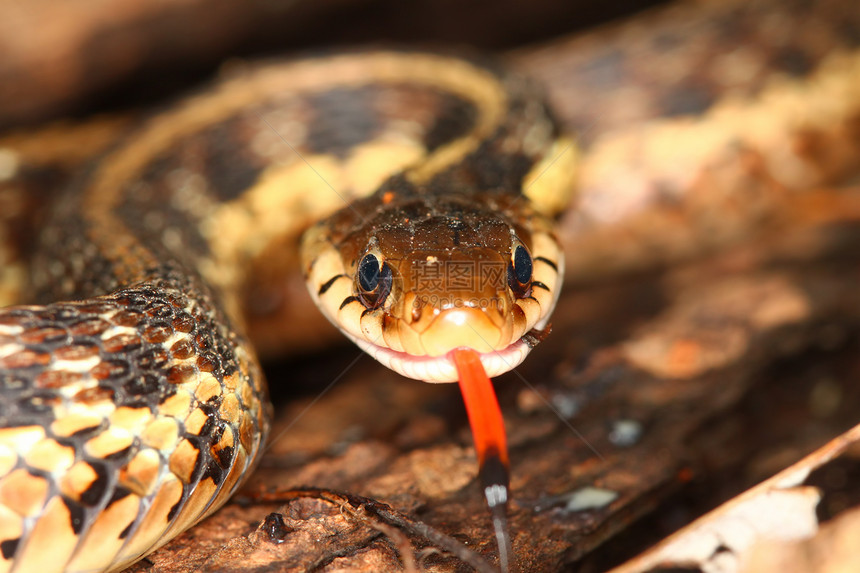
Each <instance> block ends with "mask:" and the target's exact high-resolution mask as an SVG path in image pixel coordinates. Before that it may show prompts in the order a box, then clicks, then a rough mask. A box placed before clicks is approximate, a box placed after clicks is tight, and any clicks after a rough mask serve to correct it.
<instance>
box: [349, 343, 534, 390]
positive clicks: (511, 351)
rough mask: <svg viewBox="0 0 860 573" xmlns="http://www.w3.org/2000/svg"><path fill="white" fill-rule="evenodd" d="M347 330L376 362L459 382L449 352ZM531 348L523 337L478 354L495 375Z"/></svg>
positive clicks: (416, 374) (430, 379)
mask: <svg viewBox="0 0 860 573" xmlns="http://www.w3.org/2000/svg"><path fill="white" fill-rule="evenodd" d="M346 334H347V336H349V338H350V339H351V340H352V341H353V342H355V343H356V344H357V345H358V346H359V348H361V349H362V350H364V351H365V352H367V353H368V354H370V355H371V356H372V357H373V358H374V359H375V360H376V361H377V362H379V363H381V364H383V365H385V366H387V367H388V368H390V369H392V370H394V371H395V372H397V373H398V374H400V375H401V376H405V377H407V378H414V379H415V380H422V381H424V382H432V383H437V382H456V381H457V379H458V375H457V368H456V366H455V365H454V362H453V361H452V360H451V358H450V357H449V356H448V355H447V354H445V355H442V356H415V355H412V354H408V353H406V352H398V351H396V350H391V349H390V348H386V347H384V346H379V345H377V344H373V343H372V342H369V341H367V340H364V339H361V338H356V337H355V336H352V335H351V334H349V333H346ZM531 349H532V346H531V345H529V344H528V342H526V341H525V340H524V339H522V338H521V339H519V340H517V341H516V342H514V343H512V344H510V345H508V346H507V347H505V348H503V349H501V350H493V351H491V352H479V353H478V355H479V356H480V358H481V364H482V365H483V366H484V371H485V372H486V373H487V376H489V377H490V378H493V377H495V376H499V375H500V374H504V373H505V372H508V371H510V370H513V369H514V368H516V367H517V366H519V365H520V363H522V361H523V360H525V358H526V356H528V353H529V352H530V351H531Z"/></svg>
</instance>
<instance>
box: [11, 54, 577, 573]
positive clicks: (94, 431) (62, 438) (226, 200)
mask: <svg viewBox="0 0 860 573" xmlns="http://www.w3.org/2000/svg"><path fill="white" fill-rule="evenodd" d="M568 146H569V143H568V142H565V141H564V140H563V139H560V138H559V136H558V130H557V128H556V126H555V124H554V123H553V122H552V120H551V118H550V116H549V115H548V112H547V110H546V108H545V106H544V104H543V103H542V102H541V99H540V97H539V96H538V95H537V94H536V93H535V90H534V88H533V86H532V85H531V84H530V83H529V82H527V81H525V80H524V79H522V78H521V77H519V76H516V75H514V74H510V73H508V72H504V71H502V70H499V69H494V68H492V67H487V66H482V65H478V64H476V63H473V62H470V61H466V60H463V59H457V58H451V57H446V56H440V55H431V54H421V53H395V52H369V53H354V54H343V55H337V56H329V57H325V58H321V59H317V60H305V61H297V62H288V63H283V64H270V65H262V66H259V67H257V68H255V69H252V70H245V71H243V72H242V73H239V74H238V75H237V76H236V77H234V78H232V79H229V80H226V81H223V82H221V83H219V84H218V85H216V86H214V87H213V88H212V89H210V90H209V91H207V92H205V93H203V94H201V95H197V96H194V97H190V98H188V99H186V100H185V101H183V102H180V103H179V104H177V105H176V106H174V107H173V108H171V110H169V111H166V112H164V113H162V114H160V115H157V116H155V117H153V118H152V119H150V120H149V121H147V122H146V123H145V125H144V126H143V127H142V128H141V129H140V130H138V131H137V132H135V133H133V134H130V135H129V136H128V138H127V139H126V140H125V141H124V142H123V143H121V144H120V145H118V146H117V147H116V148H115V149H114V150H112V151H111V152H110V153H109V154H108V155H107V156H106V157H104V158H103V159H102V160H101V161H100V162H99V163H98V165H97V166H96V167H95V168H94V169H93V170H92V172H91V173H90V174H89V175H88V176H87V177H85V178H83V179H82V180H80V181H79V182H78V183H77V184H76V185H75V186H74V187H73V188H72V189H70V190H69V192H67V193H65V194H64V195H63V197H62V198H61V199H60V201H59V204H58V206H57V207H56V209H55V211H54V213H53V215H52V219H51V221H50V222H49V224H48V226H47V227H46V229H45V232H44V236H43V237H42V247H40V249H39V255H38V258H37V262H36V263H35V264H34V283H35V285H36V288H37V289H38V290H39V292H40V293H41V295H40V297H41V298H42V299H44V300H62V301H75V302H60V303H51V304H49V305H47V306H22V307H11V308H6V309H4V310H2V312H0V369H2V374H0V376H2V384H3V392H4V393H3V398H4V399H3V404H2V406H0V412H2V414H0V415H2V420H3V423H4V424H3V425H4V427H3V429H2V430H0V475H2V476H3V477H2V479H0V548H2V560H0V570H4V571H10V570H11V571H61V570H68V571H98V570H103V569H117V568H121V567H123V566H124V565H127V564H129V563H131V562H133V561H135V560H136V559H139V558H140V557H141V556H143V555H145V554H147V553H148V552H150V551H152V550H154V549H155V548H157V547H159V546H160V545H162V544H164V543H165V542H167V541H168V540H170V539H171V538H173V537H174V536H175V535H177V534H179V533H180V532H182V531H184V530H185V529H187V528H188V527H189V526H191V525H192V524H194V523H195V522H197V521H198V520H200V519H201V518H202V517H204V516H206V515H208V514H209V513H211V512H212V511H214V510H216V509H217V508H218V507H220V506H221V505H222V504H223V503H224V502H225V501H226V500H227V499H228V498H229V496H230V495H231V494H232V493H233V491H235V489H236V487H237V486H238V485H239V484H240V482H241V479H242V477H243V476H245V475H247V474H248V473H249V470H250V469H251V468H252V467H253V466H254V465H255V464H256V462H257V458H258V456H259V454H260V451H261V446H262V445H263V443H264V441H265V438H266V433H267V429H268V427H269V423H270V422H269V407H268V405H267V402H266V400H267V398H266V388H265V384H264V381H263V377H262V374H261V371H260V367H259V365H258V362H257V358H256V356H255V352H254V350H253V349H252V348H251V347H250V345H249V343H248V338H247V336H246V334H245V332H244V326H243V308H242V301H241V300H240V296H239V293H240V292H241V291H242V288H243V287H245V286H247V285H248V284H249V283H253V282H254V281H255V280H256V278H255V276H253V275H249V274H248V271H249V269H251V268H253V267H255V266H256V265H257V264H259V261H270V260H271V258H270V253H271V252H272V249H273V246H275V247H278V248H283V250H285V251H287V250H295V249H296V245H297V243H298V237H299V236H300V234H301V233H302V231H303V230H304V229H306V228H307V227H308V225H309V224H310V223H312V222H314V221H319V222H317V223H316V224H314V225H313V226H311V227H310V229H309V230H308V231H307V232H305V233H304V237H303V239H302V241H301V242H302V245H301V266H302V269H303V271H304V274H305V275H306V277H307V281H308V283H307V284H308V289H309V291H310V293H311V295H312V297H313V298H314V300H316V301H317V303H318V304H319V306H320V308H321V309H322V310H323V312H324V313H325V314H326V316H327V317H328V318H329V319H330V320H331V321H332V322H334V323H335V324H336V325H337V326H338V327H340V328H341V329H342V330H343V331H344V332H345V333H346V334H347V335H348V336H349V337H350V338H351V339H353V340H354V341H355V342H356V343H358V344H359V346H361V347H362V348H363V349H365V350H366V351H368V352H369V353H370V354H371V355H373V356H374V357H375V358H376V359H378V360H379V361H380V362H383V363H384V364H385V365H386V366H389V367H391V368H393V369H395V370H397V371H398V372H400V373H402V374H404V375H406V376H409V377H412V378H417V379H421V380H427V381H434V382H447V381H454V380H456V372H455V371H454V367H453V365H452V364H451V363H450V361H449V359H448V358H447V356H446V355H447V354H448V352H449V351H451V350H452V349H454V348H457V347H464V346H465V347H470V348H474V349H476V350H478V351H479V352H481V356H482V361H483V362H484V366H485V369H486V370H487V372H488V373H489V374H490V375H496V374H499V373H501V372H504V371H507V370H509V369H511V368H513V367H514V366H516V365H517V364H519V363H520V361H522V359H523V358H524V357H525V356H526V354H527V353H528V352H529V350H530V349H531V347H532V346H533V345H534V344H535V343H536V340H537V338H536V336H535V335H532V334H531V333H532V332H533V331H540V330H541V329H544V328H545V326H546V323H547V320H548V316H549V313H550V312H551V310H552V308H553V306H554V305H555V301H556V299H557V297H558V292H559V288H560V277H561V274H560V272H561V269H562V266H563V259H562V257H561V253H560V247H559V246H558V243H557V240H556V239H555V237H554V234H553V230H552V222H551V220H550V219H549V218H547V217H548V216H549V215H551V210H552V209H556V208H558V207H559V206H562V205H564V204H565V202H566V194H567V192H568V191H569V190H570V189H571V187H572V186H571V184H570V178H571V177H572V174H573V170H572V169H571V164H572V161H573V160H574V158H575V156H576V154H575V153H573V152H572V151H571V152H569V153H567V154H563V157H564V158H563V159H562V160H561V162H560V164H559V165H558V166H557V167H555V168H557V169H563V171H562V172H563V173H567V174H569V175H570V177H567V178H565V177H562V178H560V177H549V178H546V179H545V180H539V179H538V175H539V174H540V173H541V172H542V171H544V170H545V169H547V167H548V166H549V163H550V162H551V161H553V160H556V159H558V158H559V155H560V153H561V152H562V151H564V149H565V148H566V147H568ZM559 183H564V184H563V185H560V184H559ZM525 188H528V190H529V194H530V195H531V197H532V198H533V199H529V198H528V197H526V196H525V195H524V194H523V190H524V189H525ZM362 197H363V198H362ZM332 213H333V214H332ZM287 258H291V257H290V255H287ZM292 258H295V257H294V256H292ZM272 264H273V265H278V264H282V263H274V262H273V263H272Z"/></svg>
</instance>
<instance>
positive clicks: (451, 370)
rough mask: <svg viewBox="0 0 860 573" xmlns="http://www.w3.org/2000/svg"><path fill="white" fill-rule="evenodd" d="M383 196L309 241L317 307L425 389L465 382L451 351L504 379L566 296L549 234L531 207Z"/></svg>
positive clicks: (503, 199)
mask: <svg viewBox="0 0 860 573" xmlns="http://www.w3.org/2000/svg"><path fill="white" fill-rule="evenodd" d="M384 198H385V195H384V194H382V195H379V194H377V195H375V196H372V197H370V198H368V199H365V200H362V201H359V202H356V203H354V204H353V205H352V206H350V207H348V208H345V209H343V210H342V211H340V212H338V213H335V214H334V215H333V216H332V217H331V218H330V219H328V220H327V221H324V222H322V223H319V224H318V225H316V226H315V227H313V228H311V229H310V230H309V231H308V232H307V233H306V234H305V237H304V240H303V249H302V250H303V253H304V257H305V258H304V269H305V274H306V277H307V284H308V288H309V290H310V293H311V295H312V296H313V298H314V300H315V301H316V302H317V304H318V305H319V307H320V308H321V310H322V311H323V313H324V314H325V315H326V317H327V318H328V319H329V320H330V321H331V322H332V323H333V324H335V325H336V326H337V327H338V328H339V329H341V330H342V331H343V332H344V333H345V334H346V335H347V336H348V337H349V338H350V339H352V340H353V341H354V342H356V343H357V344H358V345H359V346H360V347H361V348H362V349H363V350H365V351H367V352H368V353H369V354H370V355H371V356H373V357H374V358H375V359H376V360H378V361H379V362H381V363H383V364H385V365H386V366H388V367H389V368H392V369H393V370H395V371H397V372H398V373H400V374H402V375H404V376H407V377H410V378H416V379H419V380H425V381H428V382H452V381H456V380H457V372H456V369H455V367H454V365H453V363H452V362H451V360H450V359H449V353H450V352H451V351H452V350H453V349H455V348H463V347H465V348H472V349H474V350H476V351H477V352H478V353H479V354H480V356H481V361H482V363H483V365H484V368H485V370H486V372H487V373H488V375H490V376H496V375H498V374H501V373H503V372H506V371H508V370H510V369H512V368H514V367H515V366H517V365H519V363H520V362H522V360H523V359H524V358H525V357H526V355H527V354H528V352H529V351H530V350H531V348H532V346H533V345H534V343H533V342H532V341H531V338H530V337H528V336H527V335H528V334H529V333H530V332H532V331H533V330H534V329H537V330H541V329H544V328H545V327H546V325H547V322H548V319H549V314H550V313H551V311H552V309H553V307H554V306H555V302H556V300H557V297H558V292H559V288H560V286H561V278H560V274H559V273H560V271H561V268H560V266H561V264H562V257H561V251H560V248H559V246H558V243H557V241H556V239H555V237H554V235H553V232H552V222H551V221H550V220H549V219H547V218H545V217H543V216H542V215H540V214H538V213H536V212H535V211H534V210H533V209H532V208H531V205H530V203H529V201H528V199H526V198H525V197H521V196H520V197H511V196H508V195H497V194H491V193H487V194H483V195H481V196H454V195H449V196H441V197H440V196H438V195H437V196H428V195H422V194H420V193H419V194H412V195H409V196H405V197H392V196H391V195H388V196H387V200H383V199H384Z"/></svg>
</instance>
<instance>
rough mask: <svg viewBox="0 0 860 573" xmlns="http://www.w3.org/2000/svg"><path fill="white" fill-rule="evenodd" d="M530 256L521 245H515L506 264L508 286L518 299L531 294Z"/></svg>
mask: <svg viewBox="0 0 860 573" xmlns="http://www.w3.org/2000/svg"><path fill="white" fill-rule="evenodd" d="M531 280H532V256H531V255H530V254H529V252H528V251H527V250H526V248H525V247H524V246H523V245H517V246H516V247H515V248H514V252H513V253H512V255H511V262H510V263H508V286H510V287H511V290H512V291H514V294H515V295H517V297H519V298H525V297H527V296H528V295H529V292H531Z"/></svg>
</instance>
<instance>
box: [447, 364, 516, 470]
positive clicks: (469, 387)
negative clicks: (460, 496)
mask: <svg viewBox="0 0 860 573" xmlns="http://www.w3.org/2000/svg"><path fill="white" fill-rule="evenodd" d="M451 357H452V358H453V360H454V364H455V366H456V367H457V374H459V376H460V381H459V382H460V392H462V394H463V401H464V402H465V403H466V412H467V413H468V414H469V424H470V425H471V426H472V438H473V439H474V440H475V451H476V452H477V454H478V464H479V465H480V466H482V467H483V466H484V463H485V462H486V461H487V457H488V456H490V457H493V456H495V457H497V458H498V460H499V461H500V462H502V464H503V465H504V466H505V468H507V467H508V442H507V437H506V436H505V422H504V420H503V419H502V411H501V410H500V409H499V402H498V400H496V392H495V391H494V390H493V383H492V382H490V378H489V377H488V376H487V373H486V372H484V365H483V364H481V357H480V356H479V355H478V353H477V352H476V351H475V350H472V349H471V348H456V349H454V350H452V351H451Z"/></svg>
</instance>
